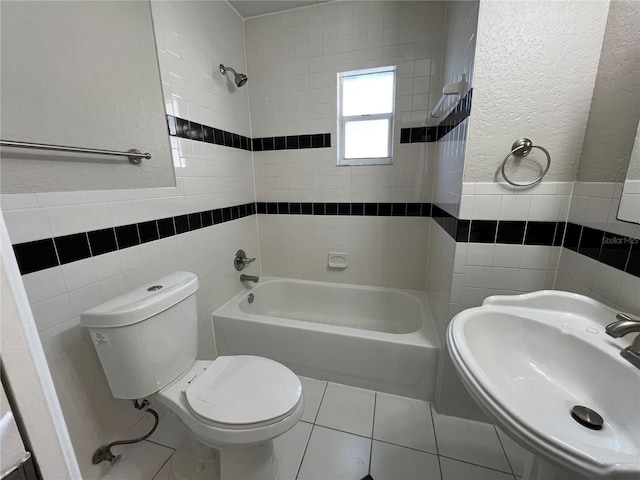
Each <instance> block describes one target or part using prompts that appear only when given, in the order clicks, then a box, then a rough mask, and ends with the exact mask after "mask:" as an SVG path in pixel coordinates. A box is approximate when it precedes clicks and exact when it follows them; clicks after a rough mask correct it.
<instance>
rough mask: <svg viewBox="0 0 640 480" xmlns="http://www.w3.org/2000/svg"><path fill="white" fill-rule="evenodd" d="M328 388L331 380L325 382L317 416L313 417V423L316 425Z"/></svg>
mask: <svg viewBox="0 0 640 480" xmlns="http://www.w3.org/2000/svg"><path fill="white" fill-rule="evenodd" d="M327 388H329V382H325V384H324V390H323V391H322V398H321V399H320V403H319V404H318V411H317V412H316V416H315V417H313V424H314V425H315V424H316V422H317V421H318V415H320V409H321V408H322V402H323V401H324V396H325V394H326V393H327Z"/></svg>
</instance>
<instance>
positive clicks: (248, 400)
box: [185, 355, 302, 430]
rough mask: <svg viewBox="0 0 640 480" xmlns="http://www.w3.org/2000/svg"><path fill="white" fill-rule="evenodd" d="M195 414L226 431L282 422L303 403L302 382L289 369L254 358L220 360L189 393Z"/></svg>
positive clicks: (201, 419) (190, 403)
mask: <svg viewBox="0 0 640 480" xmlns="http://www.w3.org/2000/svg"><path fill="white" fill-rule="evenodd" d="M185 396H186V400H187V402H186V403H187V405H188V407H189V410H190V411H191V413H192V414H193V415H194V416H195V417H196V418H198V419H199V420H200V421H201V422H203V423H206V424H208V425H212V426H216V427H219V428H225V429H233V430H236V429H252V428H257V427H262V426H266V425H271V424H274V423H276V422H279V421H280V420H282V419H283V418H286V417H287V416H289V415H290V414H291V412H292V411H293V410H295V409H296V408H298V406H299V404H300V402H301V401H302V385H301V383H300V379H299V378H298V377H297V376H296V375H295V374H294V373H293V372H292V371H291V370H289V369H288V368H287V367H285V366H284V365H281V364H279V363H277V362H274V361H273V360H269V359H267V358H262V357H255V356H251V355H238V356H229V357H218V358H217V359H216V360H214V361H213V362H212V363H211V364H210V365H209V367H208V368H207V369H206V370H205V371H204V372H202V373H201V374H200V375H199V376H198V377H197V378H196V379H195V380H194V381H193V382H191V384H190V385H189V387H188V388H187V389H186V390H185Z"/></svg>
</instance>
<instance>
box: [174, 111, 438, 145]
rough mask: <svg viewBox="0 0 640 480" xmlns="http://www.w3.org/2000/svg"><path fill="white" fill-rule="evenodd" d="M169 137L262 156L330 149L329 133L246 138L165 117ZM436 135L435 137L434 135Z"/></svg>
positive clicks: (180, 119)
mask: <svg viewBox="0 0 640 480" xmlns="http://www.w3.org/2000/svg"><path fill="white" fill-rule="evenodd" d="M167 126H168V128H169V135H171V136H172V137H179V138H188V139H189V140H195V141H196V142H205V143H213V144H216V145H223V146H225V147H231V148H239V149H241V150H247V151H254V152H262V151H268V150H297V149H301V148H326V147H330V146H331V134H330V133H315V134H312V135H291V136H288V137H262V138H249V137H245V136H244V135H238V134H237V133H232V132H227V131H225V130H220V129H217V128H213V127H210V126H208V125H201V124H199V123H196V122H191V121H189V120H185V119H184V118H180V117H174V116H173V115H167ZM434 135H435V134H434Z"/></svg>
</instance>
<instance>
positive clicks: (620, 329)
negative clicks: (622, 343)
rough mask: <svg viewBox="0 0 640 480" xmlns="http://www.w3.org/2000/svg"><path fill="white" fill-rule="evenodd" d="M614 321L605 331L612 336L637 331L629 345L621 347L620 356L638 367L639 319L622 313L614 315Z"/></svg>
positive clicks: (639, 344) (639, 346)
mask: <svg viewBox="0 0 640 480" xmlns="http://www.w3.org/2000/svg"><path fill="white" fill-rule="evenodd" d="M616 319H617V320H616V321H615V322H613V323H610V324H609V325H607V326H606V328H605V332H606V333H607V335H609V336H611V337H613V338H620V337H624V336H625V335H628V334H629V333H638V335H637V336H636V338H635V339H634V340H633V342H631V345H630V346H628V347H627V348H624V349H622V351H621V352H620V356H621V357H622V358H624V359H625V360H627V361H628V362H630V363H631V364H632V365H634V366H635V367H637V368H640V319H637V318H633V317H631V316H629V315H626V314H624V313H619V314H618V315H616Z"/></svg>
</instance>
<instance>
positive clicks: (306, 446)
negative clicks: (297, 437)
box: [295, 422, 315, 480]
mask: <svg viewBox="0 0 640 480" xmlns="http://www.w3.org/2000/svg"><path fill="white" fill-rule="evenodd" d="M305 423H306V422H305ZM314 428H315V425H312V426H311V431H310V432H309V437H308V438H307V444H306V445H305V446H304V452H302V457H301V458H300V465H298V471H297V472H296V476H295V480H298V475H300V470H301V469H302V463H303V462H304V457H305V455H306V454H307V449H308V448H309V443H310V442H311V435H313V429H314Z"/></svg>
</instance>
